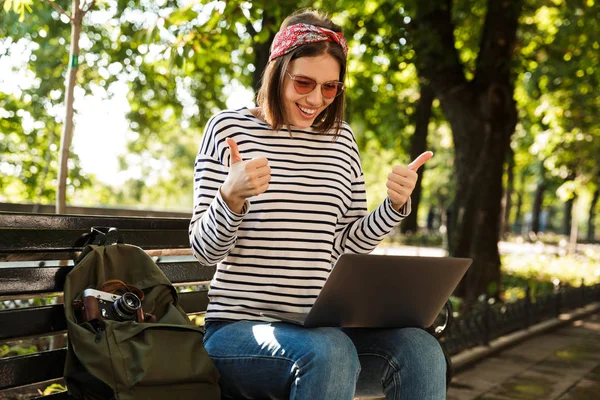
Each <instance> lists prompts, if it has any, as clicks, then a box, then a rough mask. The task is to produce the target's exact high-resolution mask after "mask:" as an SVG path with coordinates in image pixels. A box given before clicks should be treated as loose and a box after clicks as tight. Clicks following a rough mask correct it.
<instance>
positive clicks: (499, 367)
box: [448, 313, 600, 400]
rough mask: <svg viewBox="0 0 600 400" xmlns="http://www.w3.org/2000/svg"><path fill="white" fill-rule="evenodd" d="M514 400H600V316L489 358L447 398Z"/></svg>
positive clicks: (456, 382)
mask: <svg viewBox="0 0 600 400" xmlns="http://www.w3.org/2000/svg"><path fill="white" fill-rule="evenodd" d="M512 399H515V400H597V399H600V314H598V313H596V314H594V315H592V316H589V317H587V318H585V319H583V320H580V321H575V322H572V323H570V324H569V325H567V326H564V327H562V328H560V329H557V330H555V331H552V332H548V333H544V334H541V335H539V336H534V337H532V338H531V339H528V340H526V341H524V342H522V343H520V344H518V345H516V346H514V347H511V348H508V349H506V350H504V351H501V352H500V353H498V354H496V355H493V356H490V357H487V358H485V359H484V360H482V361H480V362H478V363H476V364H475V365H473V366H472V367H470V368H469V369H467V370H464V371H462V372H460V373H458V374H457V375H455V377H454V379H453V381H452V385H451V388H450V391H449V392H448V400H512Z"/></svg>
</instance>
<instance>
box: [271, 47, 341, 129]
mask: <svg viewBox="0 0 600 400" xmlns="http://www.w3.org/2000/svg"><path fill="white" fill-rule="evenodd" d="M340 68H341V67H340V64H339V63H338V62H337V60H336V59H335V58H333V56H331V55H329V54H323V55H319V56H316V57H300V58H297V59H295V60H293V61H291V62H290V64H289V66H288V69H287V72H288V74H289V75H288V74H285V78H284V85H283V93H282V102H283V108H284V111H285V115H286V122H287V123H288V124H289V125H292V126H295V127H298V128H310V127H311V126H312V124H313V123H314V121H315V118H317V115H319V114H320V113H321V112H322V111H323V110H324V109H325V108H327V106H329V105H330V104H331V103H333V101H334V100H335V98H331V99H328V98H325V97H323V94H322V93H321V85H322V84H323V83H325V82H330V81H338V80H339V79H340ZM290 75H291V76H292V77H307V78H311V79H313V80H314V81H315V82H317V86H316V87H315V88H314V89H313V90H312V91H311V92H309V93H307V94H300V93H298V91H297V90H296V89H295V88H294V80H293V79H292V78H291V77H290ZM297 83H298V82H297ZM300 83H301V84H302V82H300Z"/></svg>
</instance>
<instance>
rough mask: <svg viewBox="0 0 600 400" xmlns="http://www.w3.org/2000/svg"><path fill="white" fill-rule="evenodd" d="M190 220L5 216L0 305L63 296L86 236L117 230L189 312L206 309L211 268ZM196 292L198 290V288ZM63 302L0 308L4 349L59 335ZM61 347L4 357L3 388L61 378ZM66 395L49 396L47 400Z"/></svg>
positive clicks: (0, 225)
mask: <svg viewBox="0 0 600 400" xmlns="http://www.w3.org/2000/svg"><path fill="white" fill-rule="evenodd" d="M188 224H189V219H187V218H143V217H107V216H80V215H77V216H75V215H73V216H65V215H60V216H59V215H51V214H17V213H0V301H6V300H14V299H22V300H24V299H34V298H47V297H56V296H60V294H61V292H62V290H63V285H64V280H65V276H66V274H67V273H68V272H69V271H70V270H71V268H72V266H73V261H72V259H73V257H74V256H75V254H76V253H77V252H79V251H81V249H82V248H81V247H77V246H76V243H78V242H80V241H81V240H80V238H81V237H82V235H84V234H86V233H89V232H90V229H91V228H92V227H114V228H117V229H118V230H119V232H120V233H121V234H122V236H123V239H124V242H125V243H127V244H133V245H136V246H139V247H141V248H143V249H144V250H146V252H147V253H148V254H149V255H151V256H153V257H155V259H156V261H157V264H158V266H159V267H160V268H161V269H162V270H163V271H164V273H165V274H166V276H167V277H168V278H169V279H170V280H171V282H173V284H175V286H186V287H194V288H196V289H195V291H188V292H185V293H181V294H180V304H181V306H182V307H183V308H184V310H186V311H187V312H188V313H201V312H204V311H206V306H207V304H208V298H207V292H206V286H205V285H206V284H207V283H208V281H210V279H212V276H213V274H214V272H215V267H214V266H202V265H200V264H199V263H198V262H197V260H195V259H194V257H193V256H192V255H191V251H190V250H189V248H190V246H189V238H188ZM198 288H199V289H198ZM65 329H66V324H65V319H64V309H63V305H62V304H54V305H44V306H32V307H23V308H12V309H2V310H0V346H2V345H3V344H7V343H11V342H16V341H18V340H20V339H24V338H37V337H43V336H49V335H56V334H62V333H64V332H65ZM65 354H66V350H65V349H64V348H60V349H54V350H49V351H43V352H39V353H35V354H30V355H24V356H15V357H9V358H1V359H0V398H2V397H3V396H2V391H3V390H6V389H10V388H15V387H18V386H24V385H31V384H36V383H38V382H43V381H48V380H53V379H57V378H61V377H62V374H63V366H64V358H65ZM59 397H60V398H62V395H61V396H56V395H55V396H50V397H48V398H59Z"/></svg>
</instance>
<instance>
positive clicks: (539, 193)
mask: <svg viewBox="0 0 600 400" xmlns="http://www.w3.org/2000/svg"><path fill="white" fill-rule="evenodd" d="M546 187H547V183H546V180H545V178H544V176H543V175H542V176H541V177H540V178H539V180H538V183H537V187H536V189H535V197H534V199H533V209H532V210H531V232H533V233H535V234H536V235H537V234H538V233H539V232H540V215H541V213H542V204H543V202H544V192H545V191H546Z"/></svg>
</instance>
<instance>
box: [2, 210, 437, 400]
mask: <svg viewBox="0 0 600 400" xmlns="http://www.w3.org/2000/svg"><path fill="white" fill-rule="evenodd" d="M188 224H189V219H187V218H162V217H161V218H154V217H153V218H144V217H121V216H119V217H109V216H82V215H53V214H22V213H10V212H0V399H30V398H43V399H45V400H47V399H52V400H55V399H61V400H62V399H69V398H70V397H69V396H68V395H67V393H66V392H61V393H53V394H47V395H41V391H43V390H44V389H45V388H48V387H49V386H50V385H51V384H53V383H60V384H62V376H63V367H64V362H65V356H66V348H65V346H66V341H65V333H66V324H65V318H64V309H63V305H62V304H61V293H62V290H63V285H64V280H65V276H66V275H67V273H68V272H69V271H70V270H71V269H72V267H73V261H72V260H73V258H74V257H75V255H76V254H77V252H79V251H81V249H82V247H81V245H78V243H80V242H81V237H82V236H83V235H85V234H88V233H89V232H90V230H91V228H92V227H114V228H117V229H118V231H119V232H120V233H121V234H122V236H123V239H124V242H125V243H128V244H133V245H136V246H139V247H141V248H143V249H144V250H145V251H146V252H147V253H148V254H149V255H151V256H153V257H156V261H157V264H158V266H159V267H160V268H161V269H162V270H163V271H164V273H165V275H166V276H167V277H168V278H169V279H170V280H171V282H172V283H173V284H174V285H175V286H176V287H178V288H185V291H182V292H181V293H180V303H179V304H180V305H181V306H182V307H183V309H184V310H186V312H188V313H189V314H199V313H203V312H205V311H206V307H207V305H208V297H207V289H208V283H209V281H210V280H211V279H212V276H213V274H214V273H215V267H214V266H202V265H200V263H199V262H198V261H197V260H196V259H195V258H194V257H193V256H192V254H191V250H190V246H189V239H188ZM447 314H448V313H447ZM446 322H447V321H446ZM20 343H21V344H22V343H27V346H30V345H31V343H33V344H37V347H38V348H37V349H36V351H35V352H33V353H30V354H29V353H28V354H22V355H18V354H14V355H13V354H11V355H10V356H9V357H4V358H2V354H3V352H5V351H6V350H7V349H8V348H10V347H11V346H12V347H13V348H14V346H15V345H18V344H20ZM38 390H39V391H40V393H38ZM20 396H22V397H20Z"/></svg>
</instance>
